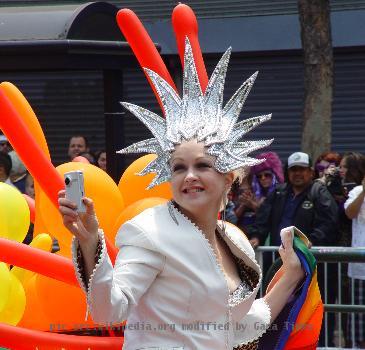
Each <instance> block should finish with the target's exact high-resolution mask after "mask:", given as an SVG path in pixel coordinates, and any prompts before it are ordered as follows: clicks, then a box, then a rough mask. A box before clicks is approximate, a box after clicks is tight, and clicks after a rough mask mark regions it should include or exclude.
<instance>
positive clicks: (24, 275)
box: [10, 233, 52, 286]
mask: <svg viewBox="0 0 365 350" xmlns="http://www.w3.org/2000/svg"><path fill="white" fill-rule="evenodd" d="M29 245H30V246H31V247H33V248H38V249H42V250H45V251H47V252H50V251H51V250H52V238H51V236H50V235H48V234H47V233H40V234H39V235H38V236H35V237H34V238H33V240H32V242H30V244H29ZM10 273H11V274H12V275H14V276H16V277H17V278H18V280H19V281H20V282H21V283H22V284H23V286H24V285H25V283H26V282H27V281H28V280H29V278H31V277H32V276H34V274H35V272H33V271H29V270H26V269H23V268H21V267H17V266H14V267H13V268H12V269H11V271H10Z"/></svg>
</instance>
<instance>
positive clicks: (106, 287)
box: [72, 204, 271, 350]
mask: <svg viewBox="0 0 365 350" xmlns="http://www.w3.org/2000/svg"><path fill="white" fill-rule="evenodd" d="M171 211H172V212H171ZM221 235H222V237H223V239H224V240H225V242H226V243H227V245H228V247H229V248H230V249H231V251H232V253H233V255H234V256H236V257H237V258H238V259H240V260H241V262H242V261H243V262H244V263H245V264H246V265H247V266H249V267H251V268H252V269H253V270H254V271H256V273H257V274H258V275H257V277H258V279H257V280H258V283H255V285H254V286H253V290H252V292H249V294H248V295H246V296H245V297H244V298H240V299H239V300H238V301H236V302H235V303H234V305H232V303H229V296H230V294H229V289H228V285H227V282H226V278H225V276H224V273H223V271H222V269H221V267H220V265H219V264H218V262H217V259H216V257H215V254H214V251H213V249H212V248H211V246H210V244H209V242H208V240H207V239H206V238H205V236H204V234H203V233H202V231H200V230H199V229H198V228H197V227H196V226H195V225H194V224H193V223H192V222H191V221H190V220H189V219H188V218H187V217H186V216H184V215H183V214H182V213H180V211H178V210H177V209H176V208H174V207H173V206H170V212H169V206H168V205H166V204H165V205H160V206H157V207H154V208H151V209H147V210H145V211H144V212H142V213H141V214H139V215H137V216H136V217H135V218H133V219H132V220H130V221H128V222H126V223H125V224H124V225H123V226H122V227H121V228H120V230H119V231H118V234H117V237H116V245H117V246H118V248H120V251H119V253H118V256H117V259H116V262H115V266H114V268H113V266H112V264H111V262H110V259H109V257H108V255H107V252H106V247H105V241H104V238H103V234H102V232H101V233H100V237H101V239H102V250H101V253H100V259H99V261H98V263H97V264H96V266H95V269H94V271H93V273H92V275H91V277H90V280H89V284H88V286H89V287H88V288H86V286H85V285H84V282H83V279H82V276H81V269H80V266H78V263H77V258H76V257H77V249H78V241H77V240H74V241H73V249H72V250H73V261H74V265H75V270H76V275H77V278H78V281H79V283H80V285H81V287H82V288H83V290H84V291H85V293H86V294H87V303H88V308H89V311H90V313H91V315H92V318H93V320H94V321H95V322H97V323H102V324H108V325H110V324H111V323H115V324H118V323H120V322H122V321H123V320H125V319H127V326H126V329H125V340H124V346H123V349H124V350H132V349H133V350H137V349H155V350H156V349H160V350H162V349H163V350H167V349H169V350H170V349H175V350H180V349H189V350H193V349H194V350H195V349H197V350H212V349H219V350H221V349H229V350H232V349H233V347H235V346H239V345H244V344H247V343H250V342H252V341H253V340H255V339H258V338H259V337H260V336H261V335H262V334H263V333H265V331H266V329H267V328H268V327H269V323H270V317H271V315H270V309H269V307H268V305H267V303H266V302H265V301H264V300H263V299H256V300H255V298H256V294H257V292H258V289H259V287H260V284H261V279H262V274H261V270H260V267H259V265H258V264H257V262H256V260H255V255H254V251H253V249H252V247H251V245H250V243H249V242H248V240H247V238H246V237H245V236H244V235H243V234H242V232H241V231H240V230H238V229H237V228H235V227H234V226H231V225H227V228H226V232H225V233H224V232H221Z"/></svg>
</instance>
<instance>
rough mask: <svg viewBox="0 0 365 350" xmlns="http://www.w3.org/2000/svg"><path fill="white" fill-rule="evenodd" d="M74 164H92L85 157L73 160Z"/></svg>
mask: <svg viewBox="0 0 365 350" xmlns="http://www.w3.org/2000/svg"><path fill="white" fill-rule="evenodd" d="M72 161H73V162H80V163H85V164H90V162H89V161H88V160H87V159H86V158H85V157H83V156H77V157H75V158H74V159H72Z"/></svg>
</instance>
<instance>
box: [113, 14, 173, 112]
mask: <svg viewBox="0 0 365 350" xmlns="http://www.w3.org/2000/svg"><path fill="white" fill-rule="evenodd" d="M117 23H118V25H119V28H120V30H121V31H122V33H123V35H124V37H125V38H126V39H127V41H128V43H129V45H130V46H131V48H132V50H133V52H134V55H135V56H136V58H137V60H138V62H139V64H140V66H141V67H142V68H149V69H151V70H153V71H154V72H155V73H157V74H158V75H159V76H160V77H161V78H163V79H165V80H166V82H167V83H168V84H169V85H170V86H171V87H172V88H174V89H175V91H177V89H176V86H175V83H174V81H173V80H172V78H171V75H170V73H169V71H168V70H167V68H166V65H165V63H164V62H163V60H162V58H161V55H160V54H159V52H158V51H157V49H156V46H155V44H154V43H153V41H152V40H151V38H150V36H149V35H148V33H147V31H146V29H145V28H144V26H143V24H142V23H141V21H140V20H139V18H138V17H137V15H136V14H135V13H134V12H133V11H132V10H129V9H122V10H119V11H118V13H117ZM145 75H146V77H147V80H148V82H149V83H150V85H151V87H152V90H153V92H154V94H155V96H156V98H157V100H158V102H159V104H160V106H161V109H162V110H163V108H162V104H161V101H160V98H159V97H158V94H157V92H156V90H155V88H154V86H153V84H152V82H151V81H150V78H149V77H148V75H147V74H146V73H145Z"/></svg>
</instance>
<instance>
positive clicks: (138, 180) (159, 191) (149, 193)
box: [118, 154, 172, 206]
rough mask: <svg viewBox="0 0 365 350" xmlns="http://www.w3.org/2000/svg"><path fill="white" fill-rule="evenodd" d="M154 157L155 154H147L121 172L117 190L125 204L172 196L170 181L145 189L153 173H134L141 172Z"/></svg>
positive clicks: (153, 175)
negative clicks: (143, 174)
mask: <svg viewBox="0 0 365 350" xmlns="http://www.w3.org/2000/svg"><path fill="white" fill-rule="evenodd" d="M155 158H156V155H155V154H147V155H145V156H143V157H140V158H138V159H137V160H135V161H134V162H133V163H132V164H131V165H130V166H129V167H128V168H127V169H126V170H125V171H124V173H123V175H122V177H121V178H120V180H119V184H118V187H119V191H120V192H121V193H122V196H123V199H124V204H125V205H126V206H127V205H129V204H131V203H134V202H136V201H138V200H140V199H143V198H149V197H161V198H166V199H171V198H172V192H171V188H170V183H169V182H165V183H163V184H161V185H158V186H155V187H153V188H152V189H150V190H147V189H146V188H147V186H148V185H149V184H150V183H151V181H152V180H153V178H154V177H155V174H147V175H145V176H139V175H136V174H137V173H139V172H141V171H142V170H143V169H144V168H145V167H146V166H147V165H148V164H149V163H150V162H151V161H153V160H154V159H155Z"/></svg>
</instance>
